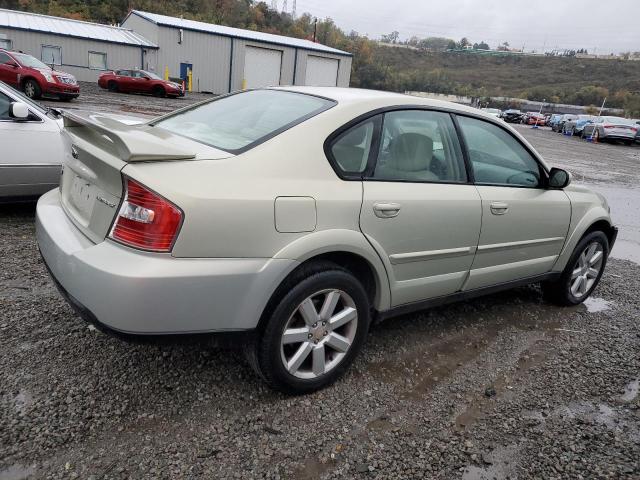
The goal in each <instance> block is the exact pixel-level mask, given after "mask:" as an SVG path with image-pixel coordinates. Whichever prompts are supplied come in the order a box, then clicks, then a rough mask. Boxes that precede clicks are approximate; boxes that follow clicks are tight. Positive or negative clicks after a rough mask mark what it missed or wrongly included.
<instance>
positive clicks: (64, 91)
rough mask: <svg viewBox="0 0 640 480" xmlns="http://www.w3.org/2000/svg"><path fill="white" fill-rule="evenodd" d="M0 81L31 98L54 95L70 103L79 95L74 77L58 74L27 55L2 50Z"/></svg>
mask: <svg viewBox="0 0 640 480" xmlns="http://www.w3.org/2000/svg"><path fill="white" fill-rule="evenodd" d="M0 80H2V81H3V82H5V83H7V84H9V85H11V86H12V87H15V88H18V89H20V90H22V91H23V92H24V93H25V94H26V95H27V97H29V98H40V97H41V96H42V95H53V96H56V97H58V98H60V100H65V101H69V100H71V99H72V98H77V97H78V95H80V87H79V86H78V82H77V81H76V78H75V77H74V76H73V75H70V74H68V73H65V72H59V71H58V70H54V69H52V68H51V67H50V66H49V65H46V64H44V63H42V62H41V61H40V60H38V59H37V58H34V57H32V56H31V55H27V54H26V53H20V52H14V51H11V50H5V49H2V48H0Z"/></svg>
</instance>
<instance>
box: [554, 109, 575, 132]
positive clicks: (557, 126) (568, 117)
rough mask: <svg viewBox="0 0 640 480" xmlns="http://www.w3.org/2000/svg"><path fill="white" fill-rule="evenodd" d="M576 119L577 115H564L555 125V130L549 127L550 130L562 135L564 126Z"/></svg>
mask: <svg viewBox="0 0 640 480" xmlns="http://www.w3.org/2000/svg"><path fill="white" fill-rule="evenodd" d="M576 118H578V115H575V114H573V113H565V114H564V115H562V117H560V119H559V120H558V121H557V122H556V124H555V128H554V127H551V129H552V130H553V131H554V132H558V133H563V132H564V124H565V123H567V122H570V121H572V120H575V119H576Z"/></svg>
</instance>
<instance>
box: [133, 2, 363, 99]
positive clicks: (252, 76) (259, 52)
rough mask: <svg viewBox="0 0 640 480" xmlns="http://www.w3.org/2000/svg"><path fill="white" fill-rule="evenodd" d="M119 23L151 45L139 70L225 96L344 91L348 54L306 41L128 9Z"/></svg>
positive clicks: (349, 65) (347, 83)
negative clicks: (244, 91) (274, 88)
mask: <svg viewBox="0 0 640 480" xmlns="http://www.w3.org/2000/svg"><path fill="white" fill-rule="evenodd" d="M122 25H123V26H124V27H126V28H129V29H131V30H134V31H135V32H137V33H139V34H141V35H143V36H144V37H145V38H147V39H149V40H150V41H151V42H152V43H153V44H155V45H157V46H158V47H159V48H158V50H153V51H151V50H149V51H148V54H147V55H146V57H145V65H144V68H146V69H149V70H154V71H156V72H157V73H159V74H161V75H162V74H163V72H164V71H165V68H168V69H169V73H170V76H172V77H178V76H179V77H181V78H186V73H187V70H188V69H190V70H191V72H192V77H193V90H196V91H202V92H211V93H217V94H219V93H226V92H231V91H234V90H239V89H241V88H243V87H245V88H256V87H263V86H267V85H315V86H340V87H348V86H349V80H350V77H351V60H352V55H351V54H350V53H347V52H343V51H341V50H336V49H334V48H330V47H327V46H324V45H321V44H318V43H314V42H311V41H309V40H302V39H297V38H290V37H285V36H281V35H272V34H268V33H261V32H254V31H251V30H241V29H237V28H231V27H225V26H221V25H213V24H210V23H204V22H197V21H194V20H184V19H180V18H174V17H168V16H165V15H158V14H155V13H147V12H141V11H137V10H132V11H131V12H130V13H129V14H128V15H127V17H126V18H125V20H124V22H123V23H122Z"/></svg>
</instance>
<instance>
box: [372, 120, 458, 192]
mask: <svg viewBox="0 0 640 480" xmlns="http://www.w3.org/2000/svg"><path fill="white" fill-rule="evenodd" d="M373 178H374V179H378V180H389V181H394V180H396V181H408V182H441V183H464V182H466V181H467V173H466V170H465V166H464V159H463V156H462V149H461V148H460V143H459V142H458V136H457V135H456V130H455V127H454V125H453V121H452V120H451V116H450V115H449V114H448V113H443V112H431V111H425V110H404V111H395V112H389V113H386V114H385V115H384V125H383V128H382V139H381V142H380V152H379V154H378V161H377V164H376V168H375V171H374V173H373Z"/></svg>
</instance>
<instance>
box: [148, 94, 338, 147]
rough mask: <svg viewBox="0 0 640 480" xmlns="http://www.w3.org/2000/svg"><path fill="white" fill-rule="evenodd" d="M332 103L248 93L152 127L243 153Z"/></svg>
mask: <svg viewBox="0 0 640 480" xmlns="http://www.w3.org/2000/svg"><path fill="white" fill-rule="evenodd" d="M334 105H335V102H334V101H332V100H328V99H325V98H320V97H315V96H312V95H306V94H303V93H294V92H287V91H283V90H250V91H247V92H242V93H237V94H234V95H228V96H225V97H222V98H219V99H216V100H212V101H210V102H207V103H204V104H200V105H196V106H194V107H193V108H190V109H188V110H184V111H181V112H178V113H175V114H171V115H169V116H167V117H164V118H162V119H160V120H158V121H156V122H154V123H152V124H151V125H153V126H156V127H161V128H163V129H164V130H168V131H170V132H172V133H175V134H178V135H182V136H184V137H187V138H190V139H192V140H196V141H198V142H202V143H205V144H207V145H210V146H212V147H215V148H218V149H221V150H225V151H227V152H230V153H242V152H243V151H246V150H248V149H250V148H252V147H254V146H256V145H258V144H259V143H262V142H263V141H265V140H267V139H269V138H271V137H272V136H274V135H277V134H279V133H282V132H283V131H285V130H287V129H289V128H291V127H293V126H295V125H297V124H298V123H300V122H303V121H305V120H307V119H308V118H311V117H312V116H314V115H317V114H319V113H321V112H323V111H325V110H327V109H329V108H331V107H332V106H334Z"/></svg>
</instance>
